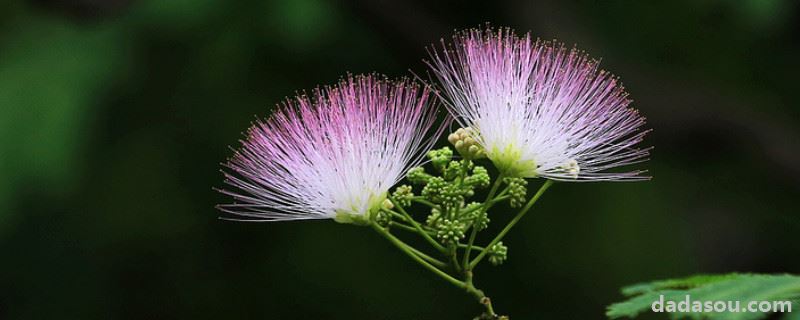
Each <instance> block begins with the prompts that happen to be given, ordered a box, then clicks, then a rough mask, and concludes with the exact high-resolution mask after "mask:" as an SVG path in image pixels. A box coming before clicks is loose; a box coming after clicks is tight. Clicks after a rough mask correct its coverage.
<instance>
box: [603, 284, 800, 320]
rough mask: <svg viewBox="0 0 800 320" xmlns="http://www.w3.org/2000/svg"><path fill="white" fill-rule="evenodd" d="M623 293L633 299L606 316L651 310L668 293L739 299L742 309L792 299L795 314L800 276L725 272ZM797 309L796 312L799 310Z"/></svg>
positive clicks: (678, 297)
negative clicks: (759, 302)
mask: <svg viewBox="0 0 800 320" xmlns="http://www.w3.org/2000/svg"><path fill="white" fill-rule="evenodd" d="M622 293H623V294H624V295H626V296H629V297H630V299H628V300H627V301H624V302H619V303H615V304H612V305H610V306H609V307H608V311H607V312H606V315H607V316H608V317H610V318H612V319H614V318H622V317H630V318H634V317H636V316H637V315H638V314H640V313H643V312H648V311H650V310H651V307H652V305H653V302H655V301H658V300H660V299H661V296H662V295H663V296H664V301H675V302H681V301H684V300H686V297H687V296H689V297H690V299H691V302H692V303H694V302H696V301H700V302H706V301H724V302H726V304H727V302H728V301H731V302H734V303H735V302H736V301H738V302H739V309H740V310H743V309H746V308H747V306H748V302H750V301H792V309H791V310H792V311H793V312H792V313H787V314H786V317H785V319H791V318H790V315H794V314H796V313H800V310H797V308H798V307H799V306H798V303H797V302H798V300H799V299H800V277H799V276H795V275H788V274H784V275H759V274H736V273H734V274H725V275H697V276H692V277H688V278H682V279H669V280H660V281H654V282H649V283H641V284H636V285H632V286H629V287H625V288H623V289H622ZM795 312H796V313H795ZM767 314H768V313H764V312H751V311H749V310H743V311H741V312H707V313H706V312H688V313H687V312H675V313H669V314H668V315H669V316H671V317H673V318H681V319H683V318H692V319H731V320H754V319H762V318H764V317H766V315H767Z"/></svg>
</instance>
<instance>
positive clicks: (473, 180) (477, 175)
mask: <svg viewBox="0 0 800 320" xmlns="http://www.w3.org/2000/svg"><path fill="white" fill-rule="evenodd" d="M491 181H492V179H491V178H490V177H489V171H487V170H486V168H484V167H482V166H475V168H473V169H472V175H470V176H468V177H467V178H466V179H464V184H466V185H468V186H473V187H476V188H486V187H487V186H489V184H490V183H491Z"/></svg>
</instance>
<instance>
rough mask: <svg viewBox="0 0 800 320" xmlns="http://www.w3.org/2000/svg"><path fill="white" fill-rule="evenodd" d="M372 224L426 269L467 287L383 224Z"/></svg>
mask: <svg viewBox="0 0 800 320" xmlns="http://www.w3.org/2000/svg"><path fill="white" fill-rule="evenodd" d="M370 226H371V227H372V229H374V230H375V231H376V232H378V233H379V234H380V235H382V236H383V237H384V238H386V239H387V240H389V242H391V243H392V244H394V245H395V247H397V248H398V249H400V251H403V252H404V253H405V254H406V255H408V256H409V257H411V259H412V260H414V261H416V262H417V263H419V264H421V265H422V266H423V267H425V269H428V270H430V271H432V272H433V273H434V274H436V275H438V276H440V277H442V278H443V279H445V280H447V282H450V283H452V284H453V285H455V286H457V287H459V288H465V287H466V285H465V284H464V282H463V281H461V280H458V279H456V278H453V277H452V276H451V275H449V274H447V273H446V272H444V271H442V270H440V269H438V268H436V267H435V266H434V265H432V264H430V263H429V262H428V261H425V260H424V259H423V258H421V257H420V256H418V255H417V254H415V253H414V251H412V250H411V247H409V246H408V245H406V244H405V243H403V242H402V241H400V239H397V238H396V237H395V236H393V235H392V234H391V233H389V231H386V229H384V228H382V227H381V226H379V225H377V224H375V223H370Z"/></svg>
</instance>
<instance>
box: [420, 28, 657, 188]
mask: <svg viewBox="0 0 800 320" xmlns="http://www.w3.org/2000/svg"><path fill="white" fill-rule="evenodd" d="M429 65H430V66H431V68H432V69H433V71H434V73H435V74H436V75H437V77H438V78H439V80H440V82H441V83H442V88H443V92H444V93H445V95H446V96H447V97H448V98H449V99H448V101H447V106H448V108H449V109H450V111H451V112H452V113H453V114H454V115H455V116H456V120H457V121H458V122H459V123H460V124H461V125H463V126H464V127H467V128H472V129H470V130H472V131H474V132H477V134H476V133H472V134H469V135H468V136H469V137H470V138H471V139H474V140H475V141H476V142H477V143H478V144H480V145H481V146H482V147H483V149H484V150H485V153H486V156H487V157H488V158H489V159H490V160H492V162H493V163H494V164H495V165H496V166H497V167H498V169H499V170H500V171H502V172H503V173H505V174H506V175H507V176H517V177H524V178H533V177H545V178H548V179H554V180H563V181H576V180H577V181H597V180H639V179H645V178H646V177H642V176H641V173H642V172H643V171H631V172H608V171H607V170H608V169H611V168H615V167H619V166H623V165H628V164H632V163H636V162H640V161H643V159H645V158H646V157H647V155H648V151H649V149H637V148H636V147H635V145H636V144H638V143H639V142H640V141H642V138H643V137H644V135H645V134H646V133H647V131H643V130H640V128H641V127H642V126H643V125H644V123H645V121H644V117H642V116H641V115H639V113H638V112H637V111H636V110H634V109H632V108H630V107H628V106H629V104H630V102H631V101H630V99H628V94H627V93H626V92H625V90H624V89H623V87H622V85H621V84H620V83H619V80H618V79H617V78H616V77H614V76H612V75H611V74H610V73H608V72H606V71H604V70H600V69H599V68H598V65H599V62H598V61H597V60H593V59H591V58H589V56H588V55H587V54H585V53H583V52H582V51H579V50H576V49H567V48H566V47H565V46H564V45H563V44H560V43H557V42H547V41H539V40H533V39H531V37H530V35H525V36H522V37H520V36H517V35H516V34H514V33H513V31H512V30H510V29H496V30H495V29H491V28H489V29H487V30H485V31H482V30H477V29H473V30H469V31H466V32H462V33H459V34H458V35H456V36H455V37H454V38H453V44H452V45H451V46H449V47H448V46H444V47H443V48H442V50H439V51H436V50H433V51H432V60H431V62H430V63H429ZM454 135H455V134H454ZM458 136H459V137H461V136H462V135H461V134H458ZM451 139H456V137H455V136H451ZM459 139H461V138H459Z"/></svg>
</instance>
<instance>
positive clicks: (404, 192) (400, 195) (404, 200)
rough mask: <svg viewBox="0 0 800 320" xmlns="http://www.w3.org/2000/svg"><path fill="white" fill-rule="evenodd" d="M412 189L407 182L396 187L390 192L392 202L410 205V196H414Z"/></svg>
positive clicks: (405, 205)
mask: <svg viewBox="0 0 800 320" xmlns="http://www.w3.org/2000/svg"><path fill="white" fill-rule="evenodd" d="M412 190H413V188H412V187H411V186H409V185H407V184H404V185H402V186H399V187H397V188H396V189H394V193H393V194H392V198H393V199H394V202H395V203H396V204H397V205H398V206H401V207H408V206H411V198H414V192H412Z"/></svg>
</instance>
